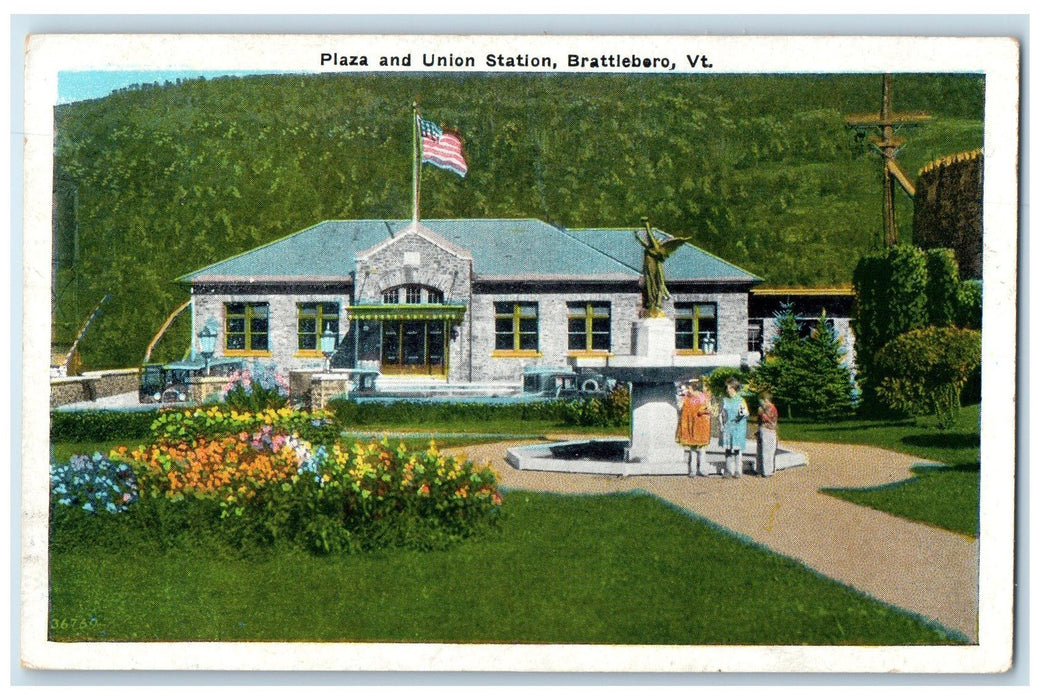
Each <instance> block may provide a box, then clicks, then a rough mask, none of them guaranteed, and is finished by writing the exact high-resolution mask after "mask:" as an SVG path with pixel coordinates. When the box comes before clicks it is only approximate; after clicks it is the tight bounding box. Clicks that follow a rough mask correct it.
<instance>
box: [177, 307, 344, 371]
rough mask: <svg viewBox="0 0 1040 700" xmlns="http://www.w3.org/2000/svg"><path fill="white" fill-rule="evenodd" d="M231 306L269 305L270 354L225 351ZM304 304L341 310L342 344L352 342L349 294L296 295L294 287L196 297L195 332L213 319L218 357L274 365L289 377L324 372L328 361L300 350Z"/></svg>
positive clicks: (307, 351) (313, 353)
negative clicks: (228, 307)
mask: <svg viewBox="0 0 1040 700" xmlns="http://www.w3.org/2000/svg"><path fill="white" fill-rule="evenodd" d="M232 302H266V303H267V304H268V313H269V316H268V319H267V322H268V350H267V351H266V352H260V351H255V352H245V351H228V350H226V340H225V337H226V336H225V328H226V311H225V309H226V306H225V305H226V304H228V303H232ZM304 302H331V303H335V304H336V305H337V306H338V307H339V334H340V342H341V343H344V342H351V343H352V342H353V341H352V339H350V338H349V337H347V331H348V323H347V321H346V313H347V308H348V306H349V303H350V298H349V296H348V295H346V294H320V293H303V294H301V293H295V292H294V291H293V290H292V288H291V287H284V288H272V289H270V290H267V291H264V292H258V293H241V292H237V291H236V292H224V293H215V294H196V295H195V297H194V313H195V328H196V329H201V328H202V327H203V325H204V324H205V323H206V322H207V321H208V320H210V319H212V320H214V321H215V322H216V323H215V326H216V329H217V345H216V352H215V356H216V357H235V358H242V359H243V360H245V361H246V362H247V363H248V362H250V361H254V360H255V361H256V362H258V363H260V364H263V365H272V364H273V365H275V366H276V367H277V368H278V371H279V372H281V373H283V374H288V372H290V371H292V370H310V371H321V370H322V369H323V368H324V367H325V357H324V356H323V355H322V354H321V352H320V351H317V350H300V349H299V338H298V328H299V311H298V308H297V304H300V303H304Z"/></svg>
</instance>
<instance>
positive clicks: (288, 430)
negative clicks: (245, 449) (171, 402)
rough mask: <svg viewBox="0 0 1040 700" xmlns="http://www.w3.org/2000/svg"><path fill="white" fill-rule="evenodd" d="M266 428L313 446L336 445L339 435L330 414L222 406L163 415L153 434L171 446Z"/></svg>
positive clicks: (152, 429)
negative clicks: (326, 443) (297, 438)
mask: <svg viewBox="0 0 1040 700" xmlns="http://www.w3.org/2000/svg"><path fill="white" fill-rule="evenodd" d="M263 428H270V429H271V430H273V431H276V432H279V433H285V434H287V435H296V436H297V437H299V438H301V439H304V440H307V441H310V442H333V441H334V440H335V438H336V437H338V435H339V429H338V428H337V427H336V426H335V425H334V424H333V422H332V420H331V414H329V413H327V412H325V411H313V412H308V411H297V410H294V409H291V408H278V409H275V408H266V409H263V410H260V411H255V412H253V411H238V410H236V409H234V408H230V407H227V406H219V405H218V406H209V407H206V408H196V409H187V410H180V411H166V412H163V413H161V414H160V415H159V417H158V418H156V419H155V421H153V422H152V427H151V433H152V439H153V441H155V442H171V441H192V440H198V439H200V438H215V437H222V436H227V435H240V434H242V433H252V432H254V431H256V430H260V429H263Z"/></svg>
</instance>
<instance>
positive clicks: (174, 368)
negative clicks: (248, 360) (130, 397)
mask: <svg viewBox="0 0 1040 700" xmlns="http://www.w3.org/2000/svg"><path fill="white" fill-rule="evenodd" d="M242 367H243V364H242V360H236V359H229V358H215V359H213V360H210V362H209V366H208V368H207V365H206V362H205V360H201V359H199V360H181V361H179V362H169V363H167V364H165V365H161V364H147V365H144V366H143V367H141V384H140V387H139V389H138V400H139V401H140V403H183V402H185V401H187V400H188V396H189V395H190V392H189V391H188V384H189V383H190V380H191V378H192V377H199V376H210V377H227V376H230V375H231V373H232V372H234V371H236V370H240V369H242Z"/></svg>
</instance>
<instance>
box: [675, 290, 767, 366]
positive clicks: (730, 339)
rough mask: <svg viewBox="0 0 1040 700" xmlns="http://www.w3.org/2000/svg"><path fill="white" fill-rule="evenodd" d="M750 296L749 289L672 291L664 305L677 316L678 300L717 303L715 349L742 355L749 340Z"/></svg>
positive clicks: (722, 352) (721, 352) (727, 353)
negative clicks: (737, 290) (739, 290)
mask: <svg viewBox="0 0 1040 700" xmlns="http://www.w3.org/2000/svg"><path fill="white" fill-rule="evenodd" d="M747 299H748V295H747V292H729V291H727V292H709V291H704V292H690V291H683V292H673V293H672V298H671V299H669V300H667V301H665V303H664V304H663V305H662V309H663V311H664V312H665V313H666V314H668V316H669V317H671V318H675V305H676V304H677V303H693V304H715V313H716V317H717V324H716V325H717V328H718V331H717V332H718V337H717V341H716V342H717V346H716V348H715V352H716V353H717V354H720V355H723V354H725V355H729V354H738V355H741V356H743V355H746V354H747V344H748V343H747V333H748V308H747Z"/></svg>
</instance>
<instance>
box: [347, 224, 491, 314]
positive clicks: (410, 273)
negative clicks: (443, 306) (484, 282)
mask: <svg viewBox="0 0 1040 700" xmlns="http://www.w3.org/2000/svg"><path fill="white" fill-rule="evenodd" d="M472 263H473V261H472V258H470V257H469V255H468V253H465V252H464V251H460V250H453V249H451V248H448V247H446V246H444V245H440V244H438V243H436V242H434V241H432V240H431V239H429V238H427V237H424V236H421V235H419V234H418V233H415V232H411V231H409V232H405V233H401V234H398V235H397V236H396V237H395V238H393V239H392V240H390V241H388V242H386V243H384V244H382V245H380V246H377V247H376V248H374V249H372V250H371V251H365V252H364V253H362V254H361V255H359V256H358V263H357V275H356V279H357V283H356V284H357V287H356V288H355V291H354V298H355V299H356V303H358V304H378V303H381V302H382V298H383V292H384V291H386V290H387V289H392V288H394V287H400V286H401V285H405V284H418V285H421V286H424V287H428V288H433V289H436V290H438V291H440V292H442V293H443V294H444V301H445V303H448V304H454V303H458V304H465V303H466V302H467V301H468V300H469V295H470V281H471V275H472V267H473V264H472ZM401 301H402V302H403V301H404V300H403V299H402V300H401Z"/></svg>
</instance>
